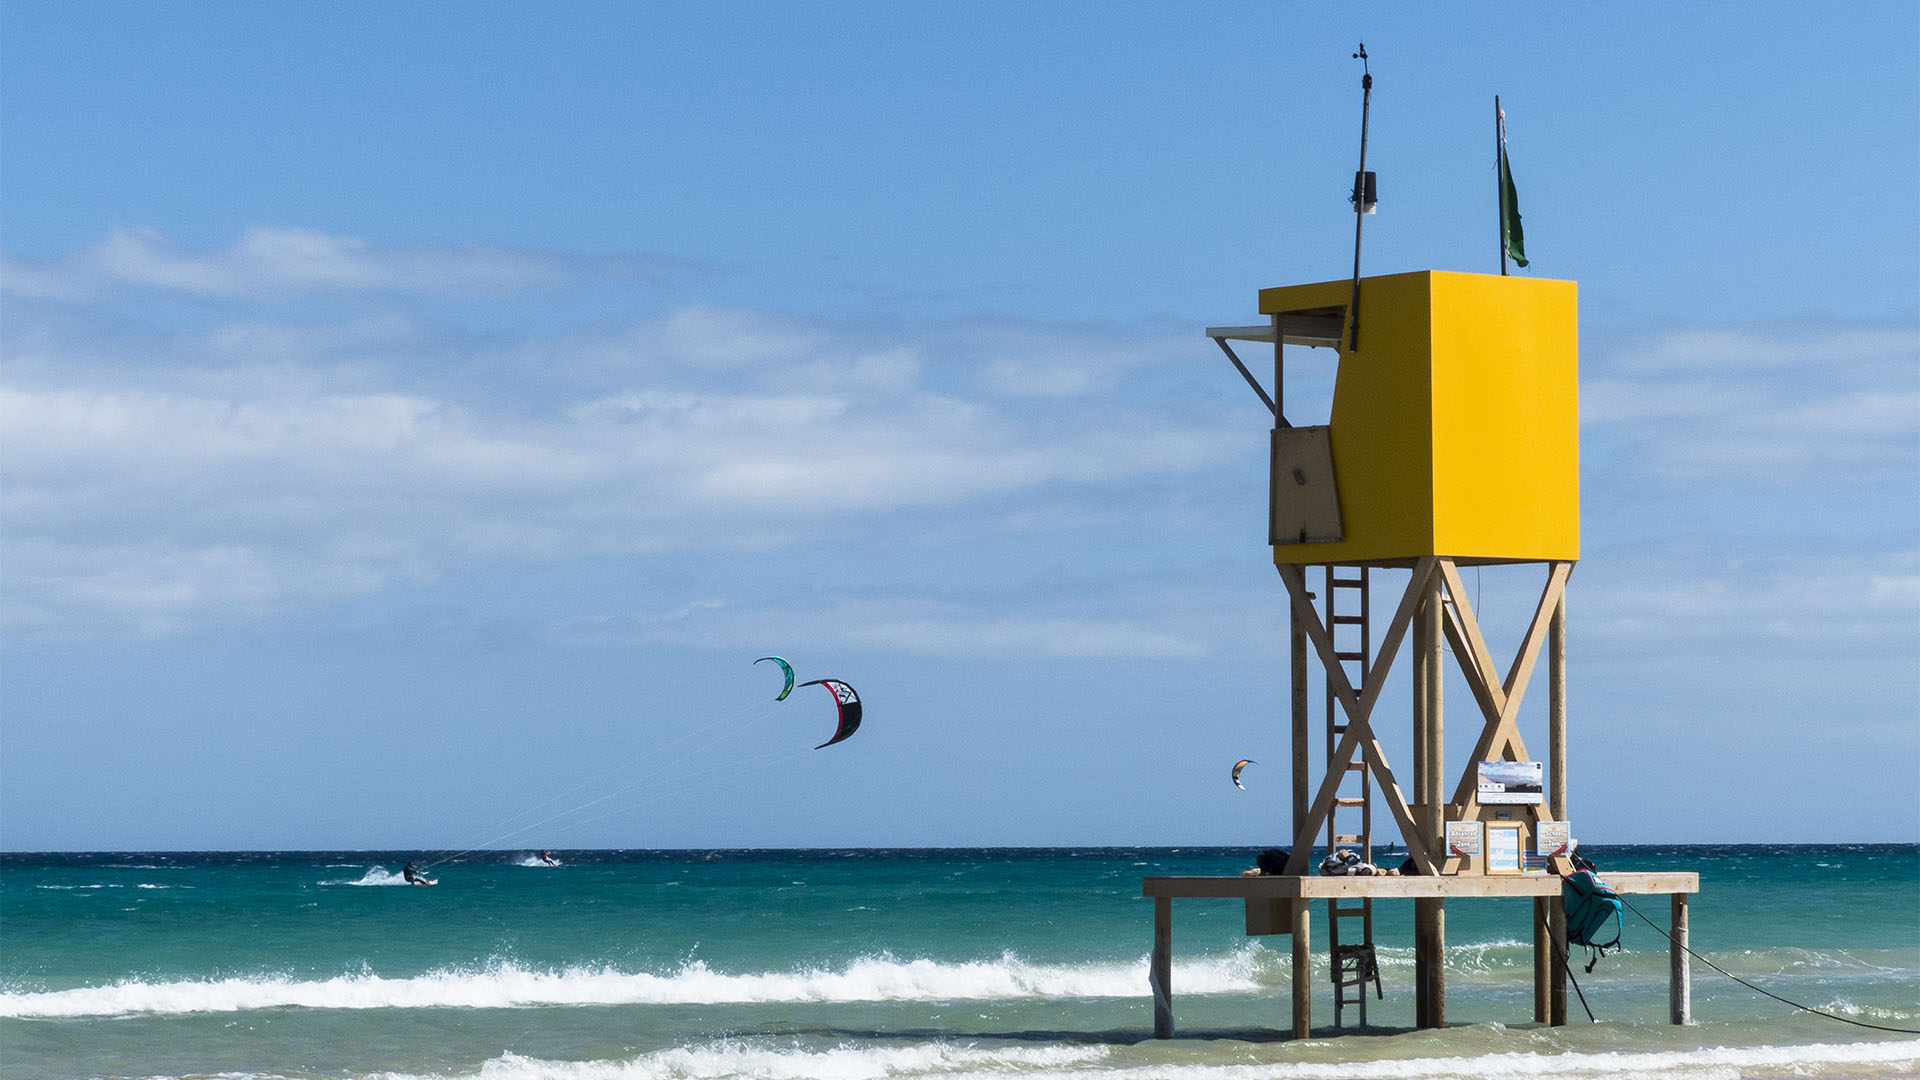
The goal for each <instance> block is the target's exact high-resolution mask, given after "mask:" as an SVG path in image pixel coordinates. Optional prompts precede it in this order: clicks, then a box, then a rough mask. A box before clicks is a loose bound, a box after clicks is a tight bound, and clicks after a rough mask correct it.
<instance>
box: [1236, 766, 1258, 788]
mask: <svg viewBox="0 0 1920 1080" xmlns="http://www.w3.org/2000/svg"><path fill="white" fill-rule="evenodd" d="M1254 764H1258V763H1257V762H1255V761H1254V760H1253V759H1252V758H1242V759H1240V760H1239V761H1236V762H1234V763H1233V786H1234V787H1237V788H1239V789H1240V790H1241V791H1245V790H1247V785H1245V784H1243V783H1241V782H1240V770H1241V769H1244V768H1246V767H1247V766H1249V765H1254Z"/></svg>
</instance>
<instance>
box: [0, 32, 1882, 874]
mask: <svg viewBox="0 0 1920 1080" xmlns="http://www.w3.org/2000/svg"><path fill="white" fill-rule="evenodd" d="M1355 11H1356V9H1354V8H1352V7H1350V6H1347V5H1332V4H1278V3H1261V4H1230V3H1217V4H1172V3H1168V4H1152V3H1141V4H1082V3H1058V4H1045V5H1028V4H998V3H987V4H974V5H933V4H882V3H875V4H856V3H831V4H812V5H784V4H754V3H722V4H649V5H630V4H595V3H578V4H569V5H565V6H563V7H561V8H557V9H546V8H536V7H529V6H525V5H510V4H498V3H480V4H459V5H453V4H435V3H425V4H409V5H401V6H399V7H396V6H394V5H391V4H377V5H376V4H335V5H326V6H321V7H314V6H297V5H259V4H241V3H235V4H222V3H203V4H193V5H186V6H177V5H176V6H151V5H125V4H100V3H86V2H81V3H69V2H61V3H41V2H23V0H0V260H4V261H0V848H4V849H7V850H61V849H95V850H99V849H116V850H135V849H392V848H401V849H419V850H459V849H465V848H473V847H515V846H518V847H522V848H531V847H560V848H566V847H574V848H578V847H630V848H649V847H794V846H801V847H838V846H971V845H1162V844H1175V845H1177V844H1232V845H1247V846H1250V847H1265V846H1268V845H1271V844H1279V845H1284V844H1285V843H1287V840H1288V837H1287V833H1288V831H1289V819H1288V813H1289V810H1288V807H1289V805H1290V800H1289V794H1288V790H1287V789H1288V783H1287V778H1288V765H1287V755H1288V752H1289V750H1288V743H1287V737H1286V730H1287V728H1286V719H1285V717H1286V709H1287V701H1288V688H1287V682H1286V679H1287V675H1286V657H1285V650H1286V621H1285V607H1284V594H1283V591H1282V588H1281V585H1280V582H1279V580H1278V578H1277V575H1276V574H1275V573H1274V571H1273V569H1272V563H1271V552H1270V550H1269V549H1268V548H1267V547H1266V546H1265V535H1266V534H1265V520H1264V515H1265V482H1266V481H1265V469H1266V463H1265V456H1266V445H1267V428H1268V426H1269V424H1270V418H1269V416H1268V414H1267V413H1266V411H1265V409H1264V408H1263V407H1262V406H1261V404H1260V403H1259V401H1258V400H1257V399H1256V398H1255V397H1254V395H1253V394H1252V393H1251V392H1250V391H1249V389H1248V388H1247V386H1246V385H1245V384H1244V383H1243V382H1242V380H1241V379H1240V377H1239V376H1238V375H1237V374H1236V373H1235V372H1234V371H1233V369H1232V368H1231V366H1230V365H1228V364H1227V363H1226V361H1225V360H1224V359H1223V358H1222V357H1221V356H1220V354H1219V353H1218V351H1217V350H1216V349H1215V348H1214V347H1213V346H1212V344H1211V343H1210V342H1208V341H1207V340H1206V338H1205V337H1204V336H1203V334H1202V329H1203V328H1204V327H1207V326H1212V325H1227V324H1241V323H1249V322H1254V321H1257V319H1258V314H1257V295H1256V294H1257V291H1258V290H1259V289H1260V288H1262V287H1267V286H1274V285H1283V284H1297V283H1301V282H1310V281H1321V280H1332V279H1339V278H1344V277H1346V276H1347V275H1348V274H1349V273H1350V272H1351V266H1352V258H1353V249H1352V233H1353V218H1352V213H1351V209H1350V207H1349V205H1348V204H1347V202H1346V199H1345V194H1346V190H1347V188H1348V186H1349V185H1350V183H1351V176H1352V171H1353V168H1354V162H1355V160H1356V157H1357V153H1358V141H1359V140H1358V135H1359V132H1358V127H1359V114H1360V87H1359V82H1360V75H1361V65H1360V62H1359V61H1357V60H1355V59H1354V58H1353V53H1354V52H1355V51H1356V46H1357V45H1358V44H1359V43H1360V42H1361V41H1364V42H1365V44H1366V48H1367V50H1368V53H1369V55H1370V57H1371V59H1370V66H1371V70H1372V73H1373V76H1374V88H1373V97H1372V104H1371V126H1370V133H1369V143H1368V166H1369V168H1371V169H1373V170H1374V171H1376V172H1377V173H1378V176H1379V181H1378V184H1379V193H1380V205H1379V212H1378V214H1377V215H1376V216H1373V217H1370V218H1368V219H1367V221H1366V232H1365V248H1364V270H1365V272H1366V273H1368V274H1381V273H1396V272H1403V271H1412V270H1422V269H1440V270H1458V271H1469V272H1479V273H1497V272H1498V269H1499V264H1498V248H1497V236H1496V232H1495V220H1496V219H1495V188H1494V169H1493V149H1494V145H1493V144H1494V137H1493V115H1492V114H1493V98H1494V96H1495V95H1496V94H1498V95H1500V97H1501V101H1502V104H1503V105H1504V107H1505V109H1506V111H1507V116H1508V120H1507V129H1508V145H1509V153H1510V156H1511V159H1512V162H1513V170H1514V177H1515V181H1516V185H1517V188H1518V191H1519V196H1520V205H1521V210H1522V212H1523V213H1524V215H1525V227H1526V239H1527V252H1528V254H1529V256H1531V259H1532V261H1531V265H1530V266H1529V267H1528V268H1527V269H1526V270H1524V271H1516V272H1519V273H1525V274H1528V275H1532V276H1537V277H1542V278H1559V279H1570V280H1574V281H1577V282H1578V283H1579V302H1580V343H1579V344H1580V393H1581V400H1580V424H1581V451H1582V458H1581V472H1582V475H1581V499H1582V525H1583V529H1582V559H1581V561H1580V564H1579V566H1578V568H1577V569H1576V570H1575V571H1574V574H1573V578H1572V583H1571V586H1570V589H1569V594H1568V596H1569V599H1568V613H1569V645H1568V656H1569V676H1568V678H1569V726H1570V733H1569V742H1570V750H1569V754H1570V764H1569V769H1568V773H1569V776H1568V783H1569V787H1570V798H1569V803H1570V805H1569V814H1568V817H1569V820H1570V821H1571V822H1572V829H1573V833H1574V835H1575V836H1576V837H1579V838H1581V839H1582V840H1585V841H1587V842H1590V843H1635V842H1639V843H1662V842H1676V843H1677V842H1701V843H1720V842H1853V841H1904V842H1912V841H1920V13H1916V9H1915V8H1914V7H1913V5H1912V4H1910V3H1887V4H1875V3H1859V4H1851V5H1848V6H1847V8H1846V13H1847V14H1846V17H1845V18H1835V17H1833V14H1832V12H1830V11H1820V10H1814V9H1812V8H1809V7H1808V6H1807V5H1797V4H1767V3H1762V4H1754V5H1748V6H1745V7H1743V9H1742V14H1741V16H1740V17H1739V18H1738V19H1728V18H1726V17H1725V16H1724V13H1723V9H1721V8H1719V7H1718V6H1716V5H1705V4H1699V5H1686V4H1683V5H1671V4H1651V3H1645V4H1640V3H1629V4H1622V5H1606V6H1604V7H1593V6H1587V7H1580V6H1578V5H1574V6H1566V5H1560V6H1551V7H1550V8H1549V9H1548V10H1541V9H1540V8H1539V6H1538V5H1494V4H1487V5H1475V6H1464V5H1418V6H1416V5H1405V6H1395V5H1376V6H1374V7H1373V8H1370V9H1367V10H1365V11H1363V12H1361V13H1360V14H1359V15H1356V14H1355ZM1312 355H1313V356H1316V357H1321V358H1323V362H1322V363H1321V364H1320V366H1319V367H1318V368H1315V367H1314V365H1313V363H1311V362H1309V363H1307V364H1306V365H1305V367H1306V369H1307V370H1304V371H1303V372H1302V373H1301V377H1300V382H1299V384H1298V385H1297V386H1296V384H1295V383H1294V382H1293V381H1292V380H1290V381H1289V385H1288V395H1289V399H1290V400H1297V401H1300V402H1302V405H1301V408H1303V409H1305V410H1308V411H1309V412H1310V411H1311V409H1312V407H1313V406H1312V402H1313V401H1314V400H1315V394H1319V395H1320V397H1321V400H1324V398H1325V395H1326V394H1327V393H1328V385H1329V380H1330V378H1331V372H1332V367H1333V364H1332V359H1331V354H1330V353H1328V352H1326V351H1325V350H1315V351H1314V353H1313V354H1312ZM1321 408H1322V409H1324V405H1322V406H1321ZM1468 575H1469V577H1468V584H1469V586H1470V587H1471V588H1473V589H1474V590H1475V593H1476V596H1477V597H1478V598H1479V605H1478V606H1479V608H1480V610H1481V615H1482V619H1483V621H1484V622H1485V623H1487V624H1488V627H1489V635H1490V637H1491V639H1492V642H1493V648H1494V651H1495V653H1496V656H1498V657H1500V658H1502V659H1501V662H1502V664H1503V665H1504V657H1506V656H1509V655H1511V652H1512V650H1513V648H1514V647H1515V645H1516V643H1517V639H1518V636H1519V632H1520V630H1521V629H1522V628H1523V627H1524V623H1525V621H1526V618H1527V616H1528V614H1529V613H1530V610H1531V604H1532V600H1533V597H1534V596H1535V595H1537V593H1538V590H1539V588H1540V586H1541V583H1542V582H1543V581H1544V571H1543V570H1542V569H1541V568H1540V567H1538V566H1534V567H1514V568H1502V569H1489V570H1486V571H1484V572H1472V571H1469V572H1468ZM1399 580H1400V581H1402V582H1403V581H1404V575H1401V577H1400V579H1399ZM1380 587H1381V588H1382V589H1383V590H1387V591H1386V592H1383V593H1382V594H1381V595H1383V596H1386V597H1392V596H1397V592H1398V588H1399V587H1400V586H1399V584H1397V583H1396V582H1395V579H1394V575H1393V574H1390V573H1389V574H1383V575H1382V584H1381V586H1380ZM1382 606H1386V605H1382ZM770 654H771V655H780V656H784V657H786V658H787V659H788V660H790V661H791V662H792V663H793V666H794V668H795V670H796V672H798V674H799V678H800V679H801V680H802V681H805V680H808V679H818V678H826V677H833V678H840V679H844V680H846V681H848V682H850V683H851V684H853V685H854V686H855V687H857V688H858V690H859V691H860V693H861V696H862V698H863V699H864V702H865V709H866V712H865V722H864V724H863V726H862V727H861V729H860V731H859V733H858V734H857V735H856V736H855V737H853V738H852V739H850V740H848V741H846V742H844V743H841V744H839V745H836V746H833V747H831V748H828V749H824V750H818V751H816V750H814V749H813V747H814V745H815V744H816V743H819V742H821V741H824V740H825V739H826V738H827V736H828V735H829V734H830V733H831V732H832V730H833V727H834V703H833V701H832V700H831V698H830V697H829V696H828V694H827V692H826V691H825V690H823V689H822V688H820V687H817V686H816V687H801V688H798V689H796V690H795V691H794V693H793V695H792V696H790V697H789V698H787V699H786V700H785V701H778V702H776V701H774V700H773V698H774V695H775V694H776V693H778V691H779V689H780V685H779V684H780V680H779V678H778V677H777V674H776V673H775V672H774V671H773V665H771V664H759V665H756V664H755V663H754V661H755V659H756V658H759V657H762V656H766V655H770ZM1405 666H1406V665H1405V660H1404V657H1402V658H1401V660H1400V664H1399V666H1398V667H1397V668H1396V671H1395V673H1394V677H1393V679H1392V681H1391V682H1390V684H1389V689H1388V691H1387V693H1386V695H1385V696H1384V697H1383V699H1382V704H1381V706H1380V712H1379V714H1378V716H1377V720H1376V723H1377V726H1378V727H1379V729H1380V730H1381V734H1382V739H1383V743H1384V745H1385V748H1386V752H1387V755H1388V758H1389V761H1391V762H1393V763H1395V764H1396V767H1397V768H1404V763H1405V762H1406V760H1407V754H1408V753H1409V750H1408V741H1409V730H1410V724H1409V723H1408V721H1407V720H1406V717H1407V715H1408V711H1407V710H1408V704H1407V699H1408V690H1407V686H1406V682H1407V675H1406V671H1405ZM1318 693H1319V691H1318V690H1317V689H1316V690H1315V692H1314V696H1315V698H1316V701H1317V699H1318ZM1447 694H1448V700H1449V706H1448V714H1447V721H1448V722H1447V732H1448V747H1447V749H1448V755H1449V762H1450V770H1452V769H1457V768H1458V767H1459V765H1460V763H1462V762H1463V761H1464V760H1465V756H1466V755H1467V753H1468V751H1469V750H1470V749H1471V746H1472V742H1473V739H1474V737H1475V735H1477V733H1478V731H1479V727H1480V724H1479V718H1478V716H1477V713H1476V712H1475V711H1474V710H1473V708H1472V705H1471V698H1470V697H1469V695H1468V694H1467V692H1466V690H1465V688H1464V683H1463V682H1461V680H1460V679H1459V677H1458V676H1455V677H1454V678H1453V680H1452V682H1451V683H1450V684H1449V686H1448V689H1447ZM1318 723H1319V721H1317V720H1316V725H1317V724H1318ZM1521 730H1522V733H1523V735H1524V736H1525V737H1526V739H1527V741H1528V744H1529V746H1530V747H1533V748H1535V752H1536V753H1544V748H1545V743H1546V736H1545V718H1544V686H1543V685H1537V688H1536V690H1535V692H1534V693H1533V694H1531V695H1529V699H1528V705H1527V709H1526V711H1525V712H1524V713H1523V716H1522V722H1521ZM1314 753H1316V754H1319V753H1323V750H1322V749H1321V748H1320V746H1319V744H1318V740H1317V739H1316V746H1315V750H1314ZM1240 758H1252V759H1254V760H1255V761H1256V762H1257V764H1256V765H1253V766H1249V767H1248V769H1247V771H1246V773H1245V775H1244V776H1243V782H1244V783H1245V784H1246V787H1247V790H1245V791H1241V790H1238V789H1236V788H1235V787H1234V786H1233V785H1232V784H1231V783H1230V782H1229V781H1228V771H1229V769H1230V767H1231V766H1232V764H1233V762H1234V761H1236V760H1238V759H1240ZM1378 838H1379V839H1381V840H1384V839H1387V838H1391V837H1390V836H1386V835H1381V836H1379V837H1378Z"/></svg>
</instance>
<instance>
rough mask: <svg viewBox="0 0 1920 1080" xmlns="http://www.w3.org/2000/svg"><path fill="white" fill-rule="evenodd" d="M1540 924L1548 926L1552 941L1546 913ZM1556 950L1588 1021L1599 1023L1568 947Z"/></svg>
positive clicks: (1549, 938) (1561, 966)
mask: <svg viewBox="0 0 1920 1080" xmlns="http://www.w3.org/2000/svg"><path fill="white" fill-rule="evenodd" d="M1540 925H1541V926H1544V927H1546V930H1547V940H1548V941H1550V942H1551V941H1553V925H1552V924H1551V923H1549V922H1547V920H1546V917H1545V916H1544V915H1543V916H1541V918H1540ZM1554 951H1555V952H1558V953H1559V954H1560V970H1562V971H1564V972H1566V973H1567V981H1568V982H1570V983H1572V984H1573V995H1574V996H1575V997H1577V998H1579V999H1580V1007H1581V1008H1582V1009H1585V1010H1586V1012H1587V1023H1589V1024H1597V1023H1599V1021H1598V1020H1596V1019H1594V1017H1593V1008H1592V1007H1591V1006H1589V1005H1588V1004H1587V995H1586V994H1584V993H1582V992H1581V990H1580V980H1579V979H1576V978H1574V977H1573V959H1572V958H1571V957H1569V956H1568V955H1567V950H1566V947H1565V946H1560V947H1559V948H1557V949H1555V950H1554ZM1587 970H1588V971H1592V970H1593V969H1592V968H1588V969H1587Z"/></svg>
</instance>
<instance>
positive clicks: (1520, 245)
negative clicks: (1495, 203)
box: [1500, 139, 1527, 266]
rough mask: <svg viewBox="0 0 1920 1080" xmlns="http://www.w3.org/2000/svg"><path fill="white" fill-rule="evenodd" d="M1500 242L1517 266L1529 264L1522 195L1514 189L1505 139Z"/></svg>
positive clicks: (1501, 169)
mask: <svg viewBox="0 0 1920 1080" xmlns="http://www.w3.org/2000/svg"><path fill="white" fill-rule="evenodd" d="M1500 243H1501V245H1502V246H1504V247H1505V248H1506V251H1507V255H1508V257H1510V258H1511V259H1513V261H1514V264H1515V265H1516V266H1525V265H1527V238H1526V234H1525V233H1523V232H1521V231H1520V196H1519V195H1517V194H1515V192H1514V190H1513V170H1512V169H1511V168H1509V167H1508V166H1507V144H1506V140H1504V139H1502V140H1501V142H1500Z"/></svg>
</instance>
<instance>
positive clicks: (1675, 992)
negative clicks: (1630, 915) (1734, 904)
mask: <svg viewBox="0 0 1920 1080" xmlns="http://www.w3.org/2000/svg"><path fill="white" fill-rule="evenodd" d="M1672 899H1673V927H1672V929H1671V931H1670V933H1671V934H1672V937H1673V944H1672V946H1671V950H1672V956H1671V959H1670V960H1669V961H1668V967H1669V976H1668V983H1667V1011H1668V1013H1670V1014H1671V1018H1672V1020H1673V1022H1674V1023H1676V1024H1682V1025H1685V1024H1691V1023H1693V980H1692V978H1691V977H1690V973H1689V972H1688V970H1687V894H1686V893H1674V894H1673V897H1672Z"/></svg>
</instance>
